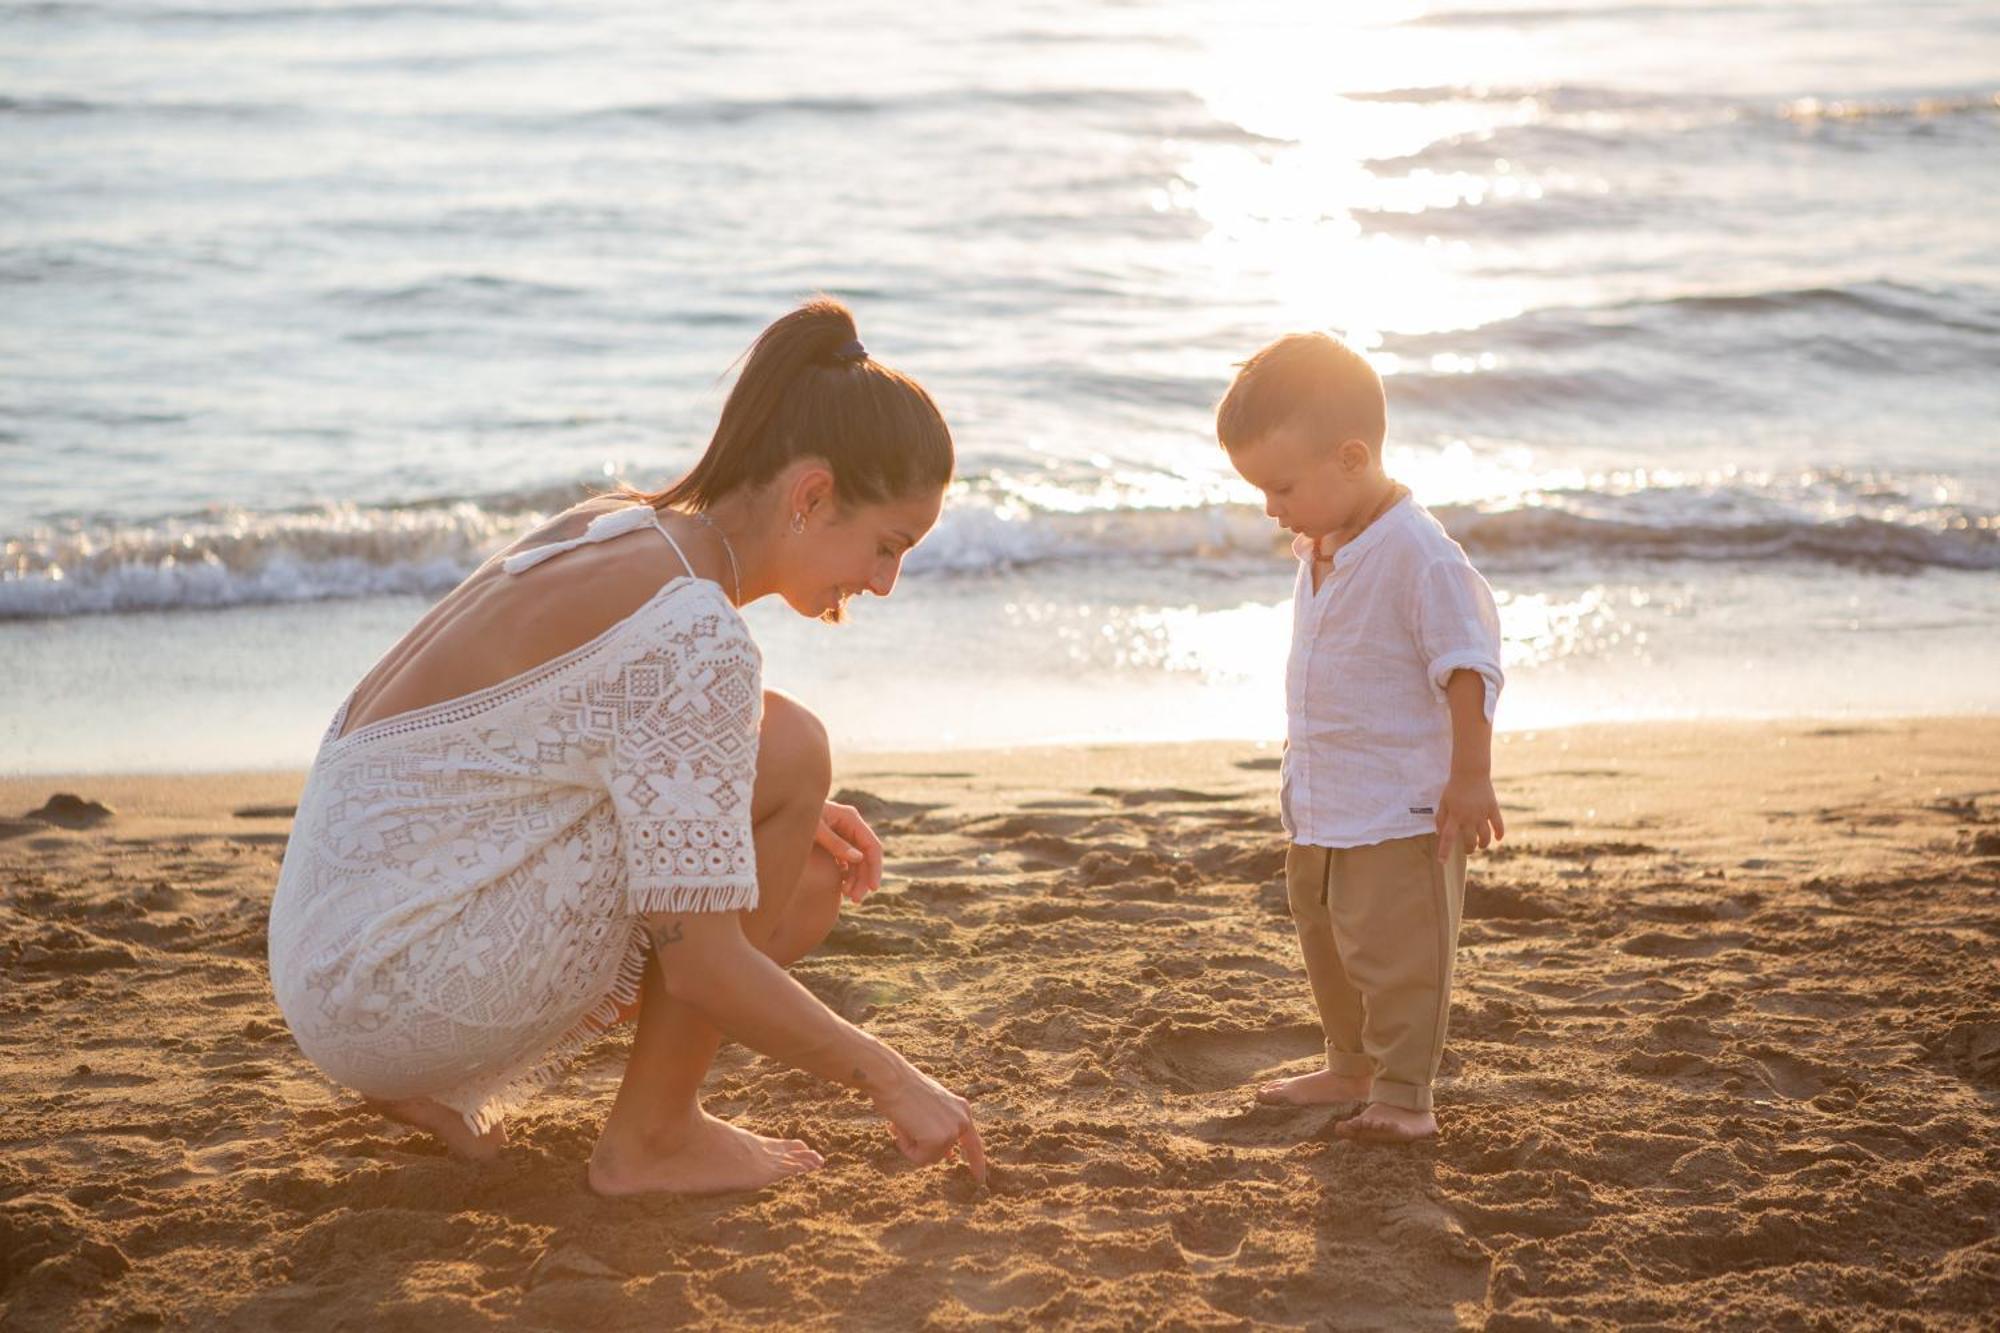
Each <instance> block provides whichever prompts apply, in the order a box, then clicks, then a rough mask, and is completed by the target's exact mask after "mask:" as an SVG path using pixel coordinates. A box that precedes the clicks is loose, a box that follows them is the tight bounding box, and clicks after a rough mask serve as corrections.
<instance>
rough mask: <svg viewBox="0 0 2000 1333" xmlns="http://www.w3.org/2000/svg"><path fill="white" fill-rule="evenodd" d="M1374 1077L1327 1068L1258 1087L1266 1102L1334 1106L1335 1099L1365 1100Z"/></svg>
mask: <svg viewBox="0 0 2000 1333" xmlns="http://www.w3.org/2000/svg"><path fill="white" fill-rule="evenodd" d="M1374 1083H1375V1080H1374V1079H1372V1078H1370V1077H1368V1076H1367V1075H1366V1074H1333V1073H1329V1072H1327V1071H1326V1070H1324V1069H1319V1070H1315V1071H1313V1072H1312V1073H1310V1074H1299V1075H1297V1076H1295V1077H1293V1078H1278V1079H1272V1080H1271V1081H1270V1082H1269V1083H1266V1084H1265V1085H1264V1086H1263V1087H1261V1088H1259V1089H1257V1101H1258V1103H1259V1104H1260V1105H1263V1106H1331V1105H1333V1104H1334V1103H1335V1102H1365V1101H1367V1100H1368V1093H1369V1090H1370V1089H1371V1088H1372V1087H1373V1086H1374Z"/></svg>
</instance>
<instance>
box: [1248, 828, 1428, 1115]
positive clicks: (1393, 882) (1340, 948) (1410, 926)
mask: <svg viewBox="0 0 2000 1333" xmlns="http://www.w3.org/2000/svg"><path fill="white" fill-rule="evenodd" d="M1285 895H1286V897H1287V898H1288V899H1289V900H1290V902H1291V908H1292V920H1293V922H1294V923H1295V924H1296V925H1297V926H1298V930H1299V948H1300V950H1301V951H1302V952H1303V953H1304V954H1305V960H1306V976H1307V977H1309V978H1310V979H1311V981H1312V989H1313V1000H1314V1001H1315V1002H1316V1003H1317V1004H1318V1006H1319V1021H1320V1028H1321V1030H1322V1031H1324V1032H1325V1033H1326V1067H1327V1069H1328V1070H1329V1071H1330V1072H1332V1073H1335V1074H1344V1075H1363V1076H1367V1075H1372V1076H1373V1077H1374V1080H1375V1091H1374V1093H1373V1098H1374V1100H1375V1101H1378V1102H1387V1103H1389V1104H1390V1105H1392V1106H1402V1107H1407V1108H1408V1109H1410V1110H1412V1111H1428V1110H1430V1109H1431V1082H1432V1080H1434V1079H1435V1078H1436V1077H1437V1070H1438V1061H1439V1060H1440V1059H1442V1058H1443V1056H1444V1031H1445V1021H1446V1018H1447V1016H1448V1015H1449V1013H1450V1010H1451V961H1452V955H1453V953H1455V952H1456V951H1457V949H1458V922H1459V916H1460V914H1461V913H1462V912H1463V910H1464V907H1465V852H1464V851H1463V850H1462V849H1461V850H1456V851H1454V852H1453V853H1452V855H1451V856H1450V858H1449V859H1447V860H1445V861H1442V862H1440V861H1439V860H1438V859H1437V836H1436V835H1435V834H1425V835H1424V836H1422V837H1418V838H1396V839H1393V840H1391V841H1389V842H1378V843H1375V844H1374V845H1372V846H1368V847H1307V846H1304V845H1303V844H1300V843H1293V844H1292V845H1291V847H1290V849H1289V850H1288V851H1287V852H1286V853H1285Z"/></svg>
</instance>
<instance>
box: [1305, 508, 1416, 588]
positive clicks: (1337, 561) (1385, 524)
mask: <svg viewBox="0 0 2000 1333" xmlns="http://www.w3.org/2000/svg"><path fill="white" fill-rule="evenodd" d="M1413 503H1414V497H1413V496H1412V494H1411V493H1410V492H1409V491H1407V490H1406V491H1404V492H1403V493H1402V494H1401V495H1400V496H1398V497H1397V498H1396V503H1394V504H1392V505H1390V506H1389V507H1388V508H1387V509H1384V510H1383V511H1382V516H1381V517H1380V518H1378V519H1376V520H1375V521H1374V522H1373V523H1370V524H1369V525H1368V526H1367V527H1365V528H1363V529H1362V530H1361V535H1360V536H1358V537H1356V538H1355V539H1354V540H1353V541H1351V542H1349V543H1348V544H1347V545H1345V546H1343V547H1341V548H1340V549H1339V550H1338V551H1335V552H1334V553H1333V567H1334V568H1335V569H1345V568H1347V567H1348V566H1349V565H1351V564H1353V563H1354V562H1355V561H1356V560H1359V559H1360V558H1361V557H1362V556H1364V555H1366V554H1368V552H1369V551H1370V550H1371V549H1372V548H1373V547H1375V546H1376V545H1378V544H1379V543H1380V542H1381V541H1382V539H1383V538H1384V537H1386V536H1388V535H1389V529H1390V528H1391V527H1392V526H1393V525H1394V524H1395V523H1396V522H1398V521H1400V520H1401V518H1402V517H1403V515H1404V514H1405V513H1407V512H1409V510H1410V507H1411V505H1412V504H1413ZM1316 545H1317V543H1315V542H1314V541H1313V539H1312V538H1310V537H1307V536H1304V535H1301V536H1297V537H1294V538H1292V554H1293V555H1294V556H1297V557H1298V558H1299V560H1300V561H1302V562H1306V563H1310V562H1311V560H1312V558H1313V548H1314V547H1315V546H1316Z"/></svg>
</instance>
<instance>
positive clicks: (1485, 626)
mask: <svg viewBox="0 0 2000 1333" xmlns="http://www.w3.org/2000/svg"><path fill="white" fill-rule="evenodd" d="M1416 592H1417V607H1416V615H1415V623H1416V626H1417V646H1418V648H1419V650H1420V651H1421V652H1422V653H1423V656H1424V661H1425V663H1426V668H1425V670H1426V674H1427V675H1428V676H1429V677H1430V682H1431V689H1432V690H1433V691H1435V692H1436V694H1437V697H1438V698H1439V699H1443V698H1444V697H1445V685H1446V683H1447V682H1449V681H1450V680H1451V674H1452V672H1454V671H1476V672H1478V673H1479V675H1480V678H1481V679H1482V680H1484V681H1485V683H1486V720H1487V721H1488V722H1491V721H1492V720H1493V713H1494V709H1495V707H1496V706H1497V705H1498V704H1499V702H1500V688H1501V686H1503V685H1504V684H1506V679H1507V678H1506V673H1505V672H1504V671H1502V670H1501V666H1500V611H1499V608H1497V607H1496V606H1495V605H1494V604H1493V589H1492V588H1490V587H1488V586H1487V584H1486V580H1485V579H1483V578H1481V577H1480V576H1479V571H1478V570H1476V569H1474V568H1473V567H1472V566H1471V565H1470V564H1469V563H1467V562H1466V561H1465V560H1464V559H1462V558H1461V559H1456V560H1437V561H1433V562H1432V563H1431V564H1430V565H1429V567H1427V568H1426V569H1425V570H1424V572H1423V574H1422V575H1421V577H1419V578H1418V580H1417V589H1416Z"/></svg>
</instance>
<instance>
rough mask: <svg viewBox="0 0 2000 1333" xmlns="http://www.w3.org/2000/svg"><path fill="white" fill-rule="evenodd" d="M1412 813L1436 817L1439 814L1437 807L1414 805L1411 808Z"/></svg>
mask: <svg viewBox="0 0 2000 1333" xmlns="http://www.w3.org/2000/svg"><path fill="white" fill-rule="evenodd" d="M1410 813H1411V814H1413V815H1434V814H1436V813H1437V807H1436V806H1434V805H1413V806H1411V807H1410Z"/></svg>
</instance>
